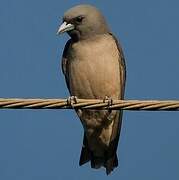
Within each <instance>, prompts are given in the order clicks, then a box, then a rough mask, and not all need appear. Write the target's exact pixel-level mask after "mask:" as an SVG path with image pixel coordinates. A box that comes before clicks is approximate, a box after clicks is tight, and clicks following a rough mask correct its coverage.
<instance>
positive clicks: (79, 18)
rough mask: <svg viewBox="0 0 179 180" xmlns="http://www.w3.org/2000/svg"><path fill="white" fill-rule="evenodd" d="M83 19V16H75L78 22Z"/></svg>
mask: <svg viewBox="0 0 179 180" xmlns="http://www.w3.org/2000/svg"><path fill="white" fill-rule="evenodd" d="M83 19H84V16H78V17H76V21H77V22H78V23H81V22H82V21H83Z"/></svg>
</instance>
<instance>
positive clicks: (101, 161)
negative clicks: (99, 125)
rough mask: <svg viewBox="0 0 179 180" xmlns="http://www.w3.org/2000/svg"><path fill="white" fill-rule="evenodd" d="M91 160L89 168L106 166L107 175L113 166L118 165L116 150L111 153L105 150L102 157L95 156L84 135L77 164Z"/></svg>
mask: <svg viewBox="0 0 179 180" xmlns="http://www.w3.org/2000/svg"><path fill="white" fill-rule="evenodd" d="M90 160H91V168H95V169H99V168H100V167H102V166H103V167H105V168H106V174H107V175H109V174H110V173H111V172H112V171H113V170H114V168H116V167H117V166H118V158H117V154H116V152H115V153H113V154H112V155H111V153H109V152H106V154H105V156H104V157H96V156H94V155H93V152H91V151H90V149H89V147H88V143H87V138H86V136H85V135H84V139H83V147H82V150H81V156H80V161H79V165H80V166H81V165H83V164H85V163H87V162H88V161H90Z"/></svg>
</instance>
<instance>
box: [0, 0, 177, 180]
mask: <svg viewBox="0 0 179 180" xmlns="http://www.w3.org/2000/svg"><path fill="white" fill-rule="evenodd" d="M80 3H90V4H92V5H95V6H97V7H98V8H99V9H100V10H101V11H102V12H103V14H104V15H105V17H106V19H107V21H108V24H109V25H110V27H111V29H112V31H113V32H114V34H115V35H116V36H117V37H118V38H120V41H121V44H122V46H123V49H124V53H125V57H126V64H127V86H126V93H125V97H126V99H179V93H178V92H179V83H178V77H179V71H178V65H179V61H178V58H179V48H178V47H179V36H178V32H179V21H178V19H179V11H178V6H179V2H178V1H177V0H150V1H148V0H135V1H131V0H130V1H129V0H120V1H114V0H112V1H110V2H104V1H103V2H102V1H93V0H92V1H79V0H77V1H73V0H69V1H60V0H53V1H43V0H38V1H35V0H31V1H27V0H16V1H14V0H1V1H0V82H1V88H0V97H4V98H6V97H19V98H20V97H22V98H23V97H24V98H32V97H33V98H38V97H41V98H66V97H68V96H69V94H68V91H67V88H66V85H65V82H64V78H63V75H62V72H61V70H60V58H61V54H62V51H63V47H64V44H65V42H66V41H67V39H68V36H67V35H63V36H61V37H58V36H56V31H57V28H58V25H59V24H60V23H61V17H62V15H63V13H64V12H65V11H66V10H67V9H68V8H70V7H72V6H74V5H77V4H80ZM82 136H83V130H82V126H81V124H80V122H79V120H78V118H77V116H76V114H75V113H74V112H73V111H72V110H0V179H2V180H16V179H17V180H31V179H33V180H41V179H43V180H49V179H53V180H61V179H71V180H83V179H94V180H95V179H96V180H98V179H103V180H105V179H111V180H113V179H117V178H118V179H123V180H128V179H138V180H143V179H145V180H151V179H153V180H168V179H174V180H175V179H179V171H178V167H179V156H178V152H179V141H178V137H179V113H178V112H144V111H140V112H139V111H135V112H134V111H125V113H124V117H123V127H122V133H121V139H120V144H119V148H118V157H119V163H120V164H119V167H118V168H117V169H116V170H115V171H114V172H113V173H112V174H111V175H110V176H108V177H107V176H106V175H105V171H104V170H103V169H101V170H93V169H91V168H90V166H89V165H88V164H87V165H85V166H82V167H79V166H78V161H79V156H80V151H81V144H82Z"/></svg>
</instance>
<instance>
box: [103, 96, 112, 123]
mask: <svg viewBox="0 0 179 180" xmlns="http://www.w3.org/2000/svg"><path fill="white" fill-rule="evenodd" d="M103 102H104V103H107V107H108V108H110V107H111V106H112V105H113V99H112V98H111V97H108V96H105V98H104V99H103ZM108 112H109V116H108V117H107V119H108V120H109V121H112V120H113V113H112V110H111V109H109V110H108Z"/></svg>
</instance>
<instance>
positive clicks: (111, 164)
mask: <svg viewBox="0 0 179 180" xmlns="http://www.w3.org/2000/svg"><path fill="white" fill-rule="evenodd" d="M117 166H118V158H117V154H116V153H115V154H114V155H113V156H112V157H110V158H108V159H107V160H106V162H105V164H104V167H105V168H106V174H107V175H109V174H110V173H111V172H112V171H113V170H114V168H116V167H117Z"/></svg>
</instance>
